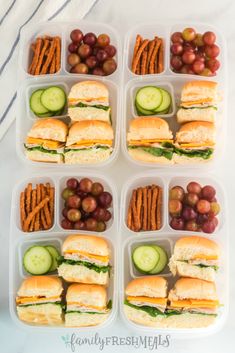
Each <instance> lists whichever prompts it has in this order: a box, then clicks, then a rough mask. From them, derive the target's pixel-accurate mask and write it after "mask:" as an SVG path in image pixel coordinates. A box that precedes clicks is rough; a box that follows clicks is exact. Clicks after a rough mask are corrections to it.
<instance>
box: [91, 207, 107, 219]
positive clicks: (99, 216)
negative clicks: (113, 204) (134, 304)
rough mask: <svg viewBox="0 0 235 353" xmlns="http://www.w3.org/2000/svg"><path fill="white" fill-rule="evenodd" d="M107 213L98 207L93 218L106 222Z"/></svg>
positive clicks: (93, 213)
mask: <svg viewBox="0 0 235 353" xmlns="http://www.w3.org/2000/svg"><path fill="white" fill-rule="evenodd" d="M105 213H106V209H105V208H102V207H97V208H96V209H95V210H94V211H93V212H92V217H93V218H95V219H96V220H97V221H105Z"/></svg>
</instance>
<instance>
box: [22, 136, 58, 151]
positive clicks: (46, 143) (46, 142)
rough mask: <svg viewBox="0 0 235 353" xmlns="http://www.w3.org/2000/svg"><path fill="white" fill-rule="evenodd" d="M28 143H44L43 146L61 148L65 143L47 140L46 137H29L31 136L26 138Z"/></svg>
mask: <svg viewBox="0 0 235 353" xmlns="http://www.w3.org/2000/svg"><path fill="white" fill-rule="evenodd" d="M26 143H28V144H39V145H42V146H43V147H48V148H59V147H62V146H63V145H64V143H63V142H60V141H53V140H45V139H40V138H35V137H29V136H28V137H27V139H26Z"/></svg>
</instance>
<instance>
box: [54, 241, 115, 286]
mask: <svg viewBox="0 0 235 353" xmlns="http://www.w3.org/2000/svg"><path fill="white" fill-rule="evenodd" d="M62 252H63V256H62V257H61V258H60V261H59V262H60V265H59V267H58V274H59V276H60V277H63V278H64V279H65V281H67V282H80V283H87V284H102V285H107V284H108V280H109V273H110V267H111V266H110V265H109V259H110V251H109V246H108V243H107V242H106V240H105V239H103V238H100V237H96V236H93V235H71V236H69V237H67V238H66V240H65V241H64V243H63V246H62Z"/></svg>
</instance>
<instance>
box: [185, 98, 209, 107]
mask: <svg viewBox="0 0 235 353" xmlns="http://www.w3.org/2000/svg"><path fill="white" fill-rule="evenodd" d="M203 103H213V98H210V97H208V98H203V99H197V100H194V101H188V102H183V101H182V102H181V106H190V105H195V104H203Z"/></svg>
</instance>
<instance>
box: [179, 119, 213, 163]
mask: <svg viewBox="0 0 235 353" xmlns="http://www.w3.org/2000/svg"><path fill="white" fill-rule="evenodd" d="M214 146H215V125H214V124H213V123H210V122H208V121H193V122H190V123H186V124H184V125H182V126H181V128H180V129H179V131H178V132H177V133H176V141H175V143H174V162H175V163H177V164H188V163H201V162H207V161H208V160H210V159H211V158H212V156H213V152H214Z"/></svg>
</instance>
